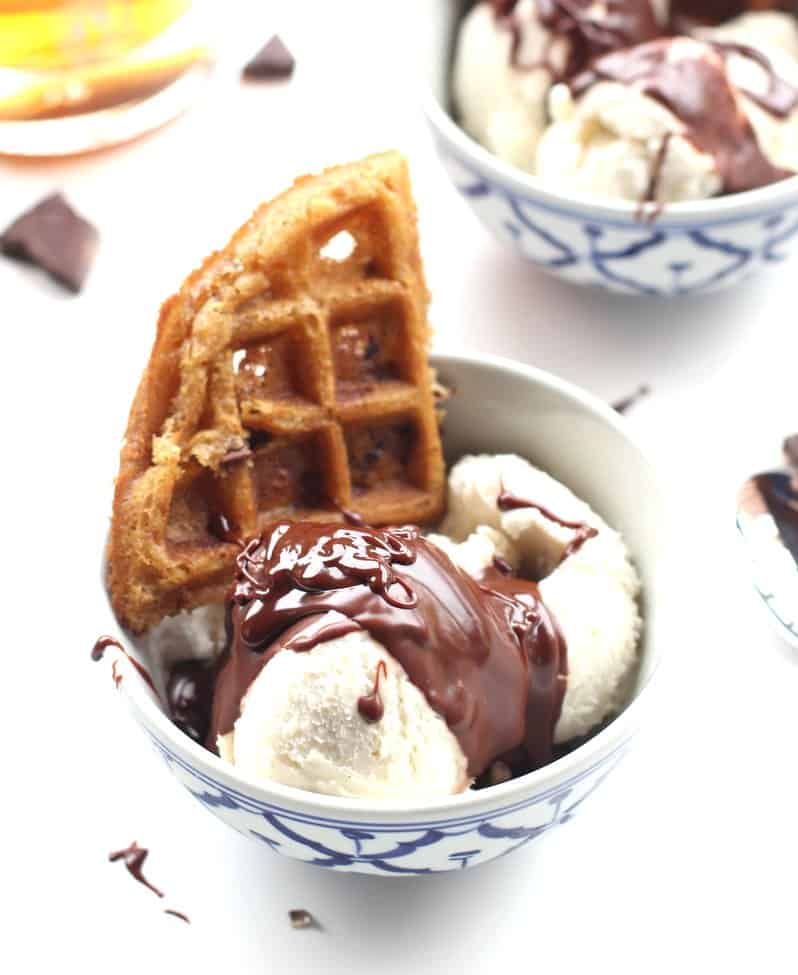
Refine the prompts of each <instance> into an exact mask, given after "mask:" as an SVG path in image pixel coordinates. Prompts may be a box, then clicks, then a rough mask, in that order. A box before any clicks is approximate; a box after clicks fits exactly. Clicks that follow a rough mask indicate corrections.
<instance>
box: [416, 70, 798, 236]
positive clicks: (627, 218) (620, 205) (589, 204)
mask: <svg viewBox="0 0 798 975" xmlns="http://www.w3.org/2000/svg"><path fill="white" fill-rule="evenodd" d="M435 56H436V57H437V58H440V53H439V52H436V55H435ZM447 84H448V82H447ZM420 97H421V105H422V109H423V111H424V114H425V116H426V118H427V120H428V122H429V124H430V126H431V127H432V128H433V130H435V131H437V132H439V133H440V135H441V136H442V137H443V138H444V139H445V140H446V141H447V143H448V144H449V146H450V147H454V149H455V155H457V157H458V161H459V162H460V163H461V164H463V165H465V166H466V168H468V166H469V164H470V165H471V166H472V167H476V168H475V170H474V175H475V176H477V177H479V178H484V171H486V172H487V174H488V175H489V176H490V177H491V178H493V179H494V180H495V181H496V182H498V183H500V184H502V185H503V186H504V187H505V188H507V187H509V188H511V189H512V191H513V192H514V193H515V194H516V195H520V196H522V197H524V198H525V199H526V200H527V201H528V202H530V203H534V204H535V205H536V206H540V207H543V208H544V209H548V210H549V211H551V212H552V213H554V214H555V215H561V216H565V217H569V218H574V217H576V218H580V219H584V217H585V214H586V212H587V213H590V214H592V215H594V216H595V217H596V218H599V219H601V220H602V222H604V223H613V222H614V223H615V224H617V225H619V226H628V225H629V224H633V225H634V226H636V227H639V228H643V229H646V228H648V229H653V228H656V227H660V226H663V225H664V226H667V227H669V228H674V229H675V228H677V227H679V226H689V227H691V228H694V227H695V224H696V223H697V222H701V223H702V224H706V225H713V226H716V225H718V224H723V223H734V222H738V221H739V220H740V219H741V218H743V217H744V216H745V215H749V214H751V213H753V212H760V211H763V210H779V209H781V208H783V207H784V205H785V202H786V201H787V200H788V199H790V198H794V200H795V202H798V173H796V175H795V176H789V177H787V178H786V179H783V180H779V181H778V182H776V183H771V184H770V185H768V186H761V187H759V188H757V189H753V190H745V191H744V192H742V193H729V194H728V195H726V196H715V197H709V198H707V199H704V200H683V201H681V202H678V203H668V204H666V206H665V207H664V208H663V210H662V211H661V212H660V213H658V214H657V216H656V219H655V220H653V221H650V222H647V221H646V220H645V219H643V217H644V214H643V211H642V210H641V207H640V204H639V203H637V202H632V201H630V200H613V199H610V198H607V197H599V196H595V197H594V196H589V195H580V194H578V193H563V192H558V191H555V190H552V189H551V188H550V187H548V186H546V185H545V184H544V183H543V182H542V181H541V180H539V179H538V177H536V176H533V175H532V174H530V173H527V172H525V171H524V170H523V169H520V168H519V167H518V166H514V165H512V164H510V163H507V162H505V161H504V160H502V159H500V158H499V157H498V156H496V155H494V153H492V152H490V151H489V150H488V149H486V148H485V147H484V146H482V145H480V143H479V142H477V141H476V139H474V138H472V137H471V136H470V135H469V134H468V133H467V132H466V130H465V129H464V128H462V127H461V126H460V125H458V124H457V122H456V121H455V120H454V118H452V116H451V115H450V113H449V112H448V111H447V110H446V108H445V107H444V106H443V105H442V104H441V101H440V98H439V97H438V95H437V94H436V92H435V88H434V86H433V85H432V84H431V83H430V82H429V81H426V80H425V81H424V82H423V83H422V85H421V94H420Z"/></svg>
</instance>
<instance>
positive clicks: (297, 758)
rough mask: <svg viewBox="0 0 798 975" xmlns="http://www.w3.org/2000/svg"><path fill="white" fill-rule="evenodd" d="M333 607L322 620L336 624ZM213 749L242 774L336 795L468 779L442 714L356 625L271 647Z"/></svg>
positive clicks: (442, 791)
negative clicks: (322, 637)
mask: <svg viewBox="0 0 798 975" xmlns="http://www.w3.org/2000/svg"><path fill="white" fill-rule="evenodd" d="M336 615H337V614H334V613H332V614H326V615H325V617H322V626H325V625H326V626H329V625H333V626H334V625H335V622H334V618H335V616H336ZM331 620H332V624H331ZM311 621H312V623H311V625H315V621H316V618H315V617H311ZM307 625H308V624H300V631H301V630H302V629H303V628H306V627H307ZM289 639H290V635H289ZM219 752H220V754H222V755H223V756H224V757H226V758H227V759H228V760H229V761H231V762H232V763H233V764H234V765H235V766H236V767H237V768H238V769H239V770H240V771H241V772H243V773H244V774H245V775H249V776H251V777H253V778H263V779H270V780H272V781H274V782H281V783H283V784H284V785H291V786H295V787H296V788H300V789H307V790H308V791H310V792H321V793H327V794H329V795H336V796H350V797H354V798H375V799H381V798H390V797H398V798H405V799H423V798H428V797H430V796H436V795H449V794H452V793H456V792H460V791H462V790H463V789H464V788H466V787H467V786H468V784H469V783H470V779H469V777H468V773H467V767H466V766H467V762H466V757H465V755H464V754H463V751H462V749H461V748H460V746H459V744H458V742H457V739H456V738H455V736H454V735H453V734H452V732H451V731H450V730H449V728H448V727H447V725H446V722H445V721H444V720H443V718H442V717H441V716H440V715H439V714H437V713H436V712H435V711H433V710H432V708H431V707H430V706H429V704H428V703H427V701H426V699H425V698H424V695H423V694H422V693H421V691H420V690H419V689H418V688H417V687H416V686H415V685H414V684H413V683H412V682H411V681H410V680H409V678H408V676H407V674H406V673H405V671H404V670H403V668H402V667H401V666H400V665H399V664H398V663H397V661H396V660H395V659H394V658H393V657H392V656H391V655H390V654H389V653H388V652H387V651H386V650H385V648H384V647H383V646H381V645H380V644H379V643H378V642H377V641H376V640H374V639H373V638H372V637H371V636H369V634H368V633H366V632H365V631H364V630H362V629H359V628H356V629H354V630H352V631H351V632H348V633H345V634H344V635H342V636H337V637H336V636H333V637H332V638H331V639H329V640H326V641H324V642H320V643H317V644H316V645H315V646H314V647H313V648H312V649H311V650H307V651H305V652H302V653H296V652H294V651H292V650H290V649H283V650H280V651H279V652H278V653H277V654H275V655H274V657H273V658H272V659H271V660H270V662H269V665H268V667H264V669H263V670H262V671H261V672H260V674H259V675H258V677H256V678H255V680H254V681H253V683H252V685H251V686H250V688H249V690H248V691H247V692H246V694H245V696H244V699H243V701H242V703H241V714H240V717H239V718H238V720H237V721H236V723H235V726H234V729H233V731H231V732H229V733H228V734H227V735H226V736H224V737H223V738H222V739H221V740H220V742H219Z"/></svg>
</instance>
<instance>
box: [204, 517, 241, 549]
mask: <svg viewBox="0 0 798 975" xmlns="http://www.w3.org/2000/svg"><path fill="white" fill-rule="evenodd" d="M208 531H209V532H210V534H211V535H213V537H214V538H218V539H219V541H220V542H233V543H237V542H238V529H237V528H236V526H235V525H234V524H233V523H232V522H231V521H230V519H229V518H228V517H227V515H225V514H223V513H222V512H221V511H212V512H211V513H210V514H209V515H208Z"/></svg>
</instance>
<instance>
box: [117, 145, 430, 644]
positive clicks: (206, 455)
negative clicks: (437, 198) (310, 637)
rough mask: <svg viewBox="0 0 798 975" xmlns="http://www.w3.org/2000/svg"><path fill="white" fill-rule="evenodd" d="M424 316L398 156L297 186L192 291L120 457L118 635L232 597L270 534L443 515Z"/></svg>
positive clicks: (177, 301)
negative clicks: (350, 515)
mask: <svg viewBox="0 0 798 975" xmlns="http://www.w3.org/2000/svg"><path fill="white" fill-rule="evenodd" d="M347 250H348V251H349V253H345V252H346V251H347ZM336 251H339V252H338V253H336ZM427 301H428V295H427V290H426V286H425V283H424V274H423V270H422V266H421V258H420V254H419V249H418V236H417V230H416V215H415V207H414V204H413V200H412V197H411V194H410V184H409V178H408V172H407V166H406V163H405V161H404V160H403V158H402V157H401V156H400V155H399V154H397V153H386V154H383V155H377V156H371V157H369V158H368V159H365V160H363V161H362V162H358V163H352V164H350V165H346V166H339V167H336V168H334V169H329V170H327V171H326V172H324V173H322V174H320V175H318V176H306V177H303V178H302V179H299V180H298V181H297V182H296V183H295V184H294V186H293V187H291V189H289V190H287V191H286V192H285V193H283V194H282V195H281V196H279V197H277V199H275V200H273V201H272V202H271V203H267V204H264V205H263V206H261V207H260V208H259V209H258V210H256V211H255V213H254V215H253V216H252V218H251V219H250V220H249V221H248V222H247V223H246V224H245V225H244V226H243V227H242V228H241V229H240V230H239V231H238V232H237V233H236V234H235V236H234V237H233V239H232V240H231V241H230V243H229V244H228V246H227V247H226V248H225V249H224V250H222V251H219V252H218V253H216V254H213V255H211V257H209V258H208V259H207V260H206V261H205V263H204V264H203V265H202V267H201V268H200V269H199V270H198V271H195V272H194V273H193V274H192V275H191V276H190V277H189V278H188V279H187V280H186V282H185V283H184V285H183V287H182V288H181V290H180V292H179V293H178V294H177V295H175V296H173V297H172V298H170V299H169V300H168V301H167V302H166V303H165V304H164V306H163V308H162V309H161V315H160V320H159V322H158V333H157V336H156V339H155V344H154V346H153V350H152V354H151V356H150V361H149V364H148V365H147V369H146V370H145V372H144V375H143V377H142V379H141V383H140V384H139V388H138V391H137V393H136V398H135V400H134V402H133V406H132V408H131V412H130V418H129V420H128V427H127V433H126V437H125V443H124V446H123V448H122V453H121V460H120V469H119V476H118V478H117V482H116V492H115V496H114V508H113V521H112V528H111V540H110V545H109V560H108V561H109V583H110V590H111V598H112V602H113V605H114V609H115V611H116V614H117V617H118V619H119V620H120V622H121V623H122V624H123V625H124V626H126V627H128V628H129V629H131V630H134V631H141V630H143V629H146V628H147V627H149V626H152V625H153V624H155V623H157V622H158V621H159V620H160V619H162V618H163V617H164V616H166V615H169V614H171V613H174V612H177V611H178V610H180V609H186V608H191V607H194V606H199V605H202V604H204V603H207V602H210V601H213V600H216V599H219V598H220V597H221V595H222V594H223V592H224V589H225V587H226V585H227V584H228V583H229V582H230V580H231V578H232V569H233V564H234V560H235V556H236V553H237V551H238V547H237V545H236V543H235V540H236V539H237V538H243V537H246V536H247V535H250V534H252V533H254V532H255V531H256V530H257V529H258V528H259V527H260V526H263V525H265V524H267V523H268V522H270V521H272V520H274V519H276V518H283V517H288V518H299V517H301V518H316V519H320V518H323V519H331V518H336V517H340V515H339V510H338V509H340V508H344V509H351V510H353V511H356V512H358V513H359V514H360V515H362V516H363V518H364V519H365V520H366V521H367V522H369V523H371V524H375V525H381V524H389V523H402V522H416V523H418V522H425V521H430V520H432V519H434V518H436V517H437V516H438V515H439V514H440V513H441V510H442V506H443V493H444V466H443V458H442V453H441V445H440V437H439V432H438V425H437V418H436V414H435V407H434V402H433V392H432V376H431V373H430V369H429V366H428V363H427V344H428V333H429V329H428V325H427V320H426V306H427ZM225 538H226V539H228V540H226V541H225V540H224V539H225Z"/></svg>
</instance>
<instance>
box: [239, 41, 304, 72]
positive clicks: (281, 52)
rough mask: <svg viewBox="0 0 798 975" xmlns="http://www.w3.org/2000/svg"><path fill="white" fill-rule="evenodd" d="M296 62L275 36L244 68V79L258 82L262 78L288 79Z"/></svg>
mask: <svg viewBox="0 0 798 975" xmlns="http://www.w3.org/2000/svg"><path fill="white" fill-rule="evenodd" d="M295 65H296V61H295V60H294V56H293V54H291V52H290V51H289V50H288V48H287V47H286V46H285V44H283V42H282V41H281V40H280V38H279V37H278V36H277V35H276V34H275V35H274V37H273V38H272V39H271V40H270V41H269V42H268V43H267V44H265V45H264V46H263V47H262V48H261V49H260V51H258V53H257V54H256V55H255V57H254V58H252V60H251V61H249V62H248V63H247V64H246V66H245V67H244V72H243V74H244V77H245V78H252V79H255V80H258V81H261V80H263V79H264V78H268V79H273V78H290V77H291V75H292V74H293V73H294V67H295Z"/></svg>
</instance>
